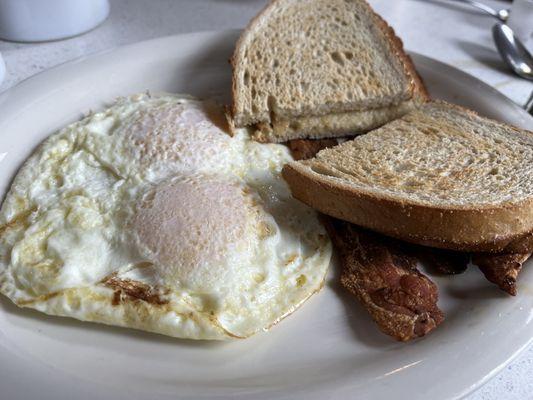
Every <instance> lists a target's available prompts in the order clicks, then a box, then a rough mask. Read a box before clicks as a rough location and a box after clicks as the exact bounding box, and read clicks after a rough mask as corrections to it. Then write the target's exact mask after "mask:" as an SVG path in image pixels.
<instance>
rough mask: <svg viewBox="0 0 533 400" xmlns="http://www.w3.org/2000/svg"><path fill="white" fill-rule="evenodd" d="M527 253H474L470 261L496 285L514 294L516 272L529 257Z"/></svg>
mask: <svg viewBox="0 0 533 400" xmlns="http://www.w3.org/2000/svg"><path fill="white" fill-rule="evenodd" d="M531 254H532V253H531V252H528V253H509V254H489V253H480V254H474V256H473V257H472V263H473V264H475V265H477V266H478V267H479V269H480V270H481V272H483V274H484V275H485V277H486V278H487V279H488V280H489V281H490V282H492V283H495V284H496V285H498V287H499V288H500V289H501V290H503V291H505V292H507V293H509V294H510V295H511V296H516V292H517V288H516V281H517V279H518V274H519V273H520V271H521V270H522V265H523V264H524V263H525V262H526V261H527V260H528V259H529V257H531Z"/></svg>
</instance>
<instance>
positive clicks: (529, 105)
mask: <svg viewBox="0 0 533 400" xmlns="http://www.w3.org/2000/svg"><path fill="white" fill-rule="evenodd" d="M524 108H525V109H526V111H527V112H528V113H530V114H531V115H533V92H531V95H530V96H529V100H528V101H527V102H526V105H525V106H524Z"/></svg>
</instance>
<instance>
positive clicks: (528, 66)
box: [492, 24, 533, 80]
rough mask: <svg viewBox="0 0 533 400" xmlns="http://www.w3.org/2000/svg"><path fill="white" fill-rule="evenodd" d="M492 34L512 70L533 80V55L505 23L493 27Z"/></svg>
mask: <svg viewBox="0 0 533 400" xmlns="http://www.w3.org/2000/svg"><path fill="white" fill-rule="evenodd" d="M492 36H493V37H494V42H495V43H496V47H497V49H498V51H499V52H500V55H501V56H502V58H503V60H504V61H505V62H506V64H507V65H508V66H509V68H511V70H512V71H513V72H514V73H515V74H517V75H518V76H521V77H522V78H524V79H529V80H533V56H531V53H530V52H529V51H528V50H527V49H526V47H525V46H524V45H523V44H522V42H521V41H520V39H518V38H517V37H516V36H515V35H514V33H513V30H512V29H511V28H509V26H507V25H505V24H496V25H494V26H493V27H492Z"/></svg>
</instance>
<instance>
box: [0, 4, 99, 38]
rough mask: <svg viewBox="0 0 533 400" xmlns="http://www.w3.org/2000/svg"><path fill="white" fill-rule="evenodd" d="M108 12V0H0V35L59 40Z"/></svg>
mask: <svg viewBox="0 0 533 400" xmlns="http://www.w3.org/2000/svg"><path fill="white" fill-rule="evenodd" d="M108 15H109V1H108V0H0V38H1V39H4V40H11V41H16V42H43V41H48V40H57V39H63V38H67V37H71V36H75V35H79V34H80V33H83V32H87V31H89V30H91V29H93V28H94V27H96V26H97V25H98V24H100V23H101V22H103V21H104V20H105V19H106V18H107V16H108Z"/></svg>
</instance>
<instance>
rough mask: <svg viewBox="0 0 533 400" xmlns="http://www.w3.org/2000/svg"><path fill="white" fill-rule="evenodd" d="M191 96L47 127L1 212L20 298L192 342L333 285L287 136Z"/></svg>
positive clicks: (7, 285)
mask: <svg viewBox="0 0 533 400" xmlns="http://www.w3.org/2000/svg"><path fill="white" fill-rule="evenodd" d="M219 121H223V118H222V113H221V110H220V109H219V108H218V107H216V106H215V105H213V104H211V103H209V102H202V101H198V100H195V99H193V98H189V97H186V96H177V95H166V94H164V95H163V94H162V95H158V96H151V95H149V94H140V95H135V96H131V97H128V98H122V99H119V100H118V101H117V102H116V103H115V104H114V105H112V106H111V107H109V108H107V109H106V110H104V111H102V112H98V113H94V114H91V115H89V116H87V117H86V118H84V119H83V120H81V121H80V122H77V123H74V124H72V125H70V126H68V127H66V128H64V129H63V130H61V131H60V132H58V133H56V134H54V135H52V136H50V137H49V138H48V139H47V140H46V141H45V142H44V143H43V144H42V145H41V146H40V147H39V148H38V149H37V151H36V152H35V153H34V154H33V155H32V156H31V157H30V158H29V159H28V160H27V161H26V163H25V164H24V165H23V167H22V168H21V169H20V171H19V173H18V174H17V176H16V177H15V179H14V182H13V185H12V187H11V189H10V191H9V193H8V194H7V196H6V198H5V200H4V203H3V205H2V208H1V210H0V291H1V292H2V293H3V294H4V295H6V296H7V297H9V298H10V299H11V300H12V301H13V302H14V303H16V304H17V305H19V306H21V307H31V308H34V309H36V310H39V311H42V312H45V313H47V314H51V315H59V316H68V317H73V318H77V319H79V320H83V321H94V322H100V323H105V324H111V325H118V326H124V327H130V328H137V329H142V330H147V331H152V332H157V333H161V334H165V335H170V336H174V337H182V338H192V339H230V338H245V337H248V336H250V335H253V334H254V333H256V332H258V331H261V330H267V329H268V328H269V327H271V326H272V325H274V324H275V323H277V322H278V321H279V320H281V319H282V318H283V317H285V316H287V315H288V314H290V313H292V312H293V311H294V310H295V309H296V308H298V307H299V306H300V305H301V304H302V303H303V302H304V301H305V300H306V299H308V298H309V297H310V296H311V295H312V294H313V293H315V292H317V291H318V290H319V289H320V288H321V287H322V285H323V282H324V278H325V275H326V271H327V268H328V265H329V261H330V257H331V244H330V242H329V239H328V238H327V235H326V233H325V231H324V229H323V227H322V226H321V224H320V223H319V221H318V219H317V216H316V214H315V212H314V211H313V210H311V209H309V208H308V207H306V206H304V205H303V204H301V203H300V202H298V201H297V200H295V199H293V198H292V197H291V195H290V192H289V190H288V187H287V185H286V183H285V182H284V181H283V179H282V178H281V175H280V171H281V169H282V167H283V165H284V164H285V163H287V162H289V161H291V160H292V158H291V156H290V154H289V152H288V150H287V148H286V147H285V146H283V145H279V144H260V143H256V142H254V141H252V140H250V139H249V137H248V135H247V134H246V133H245V132H237V133H236V134H235V135H234V136H230V135H228V134H227V133H226V132H225V131H224V130H223V128H222V124H221V123H220V122H219Z"/></svg>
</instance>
